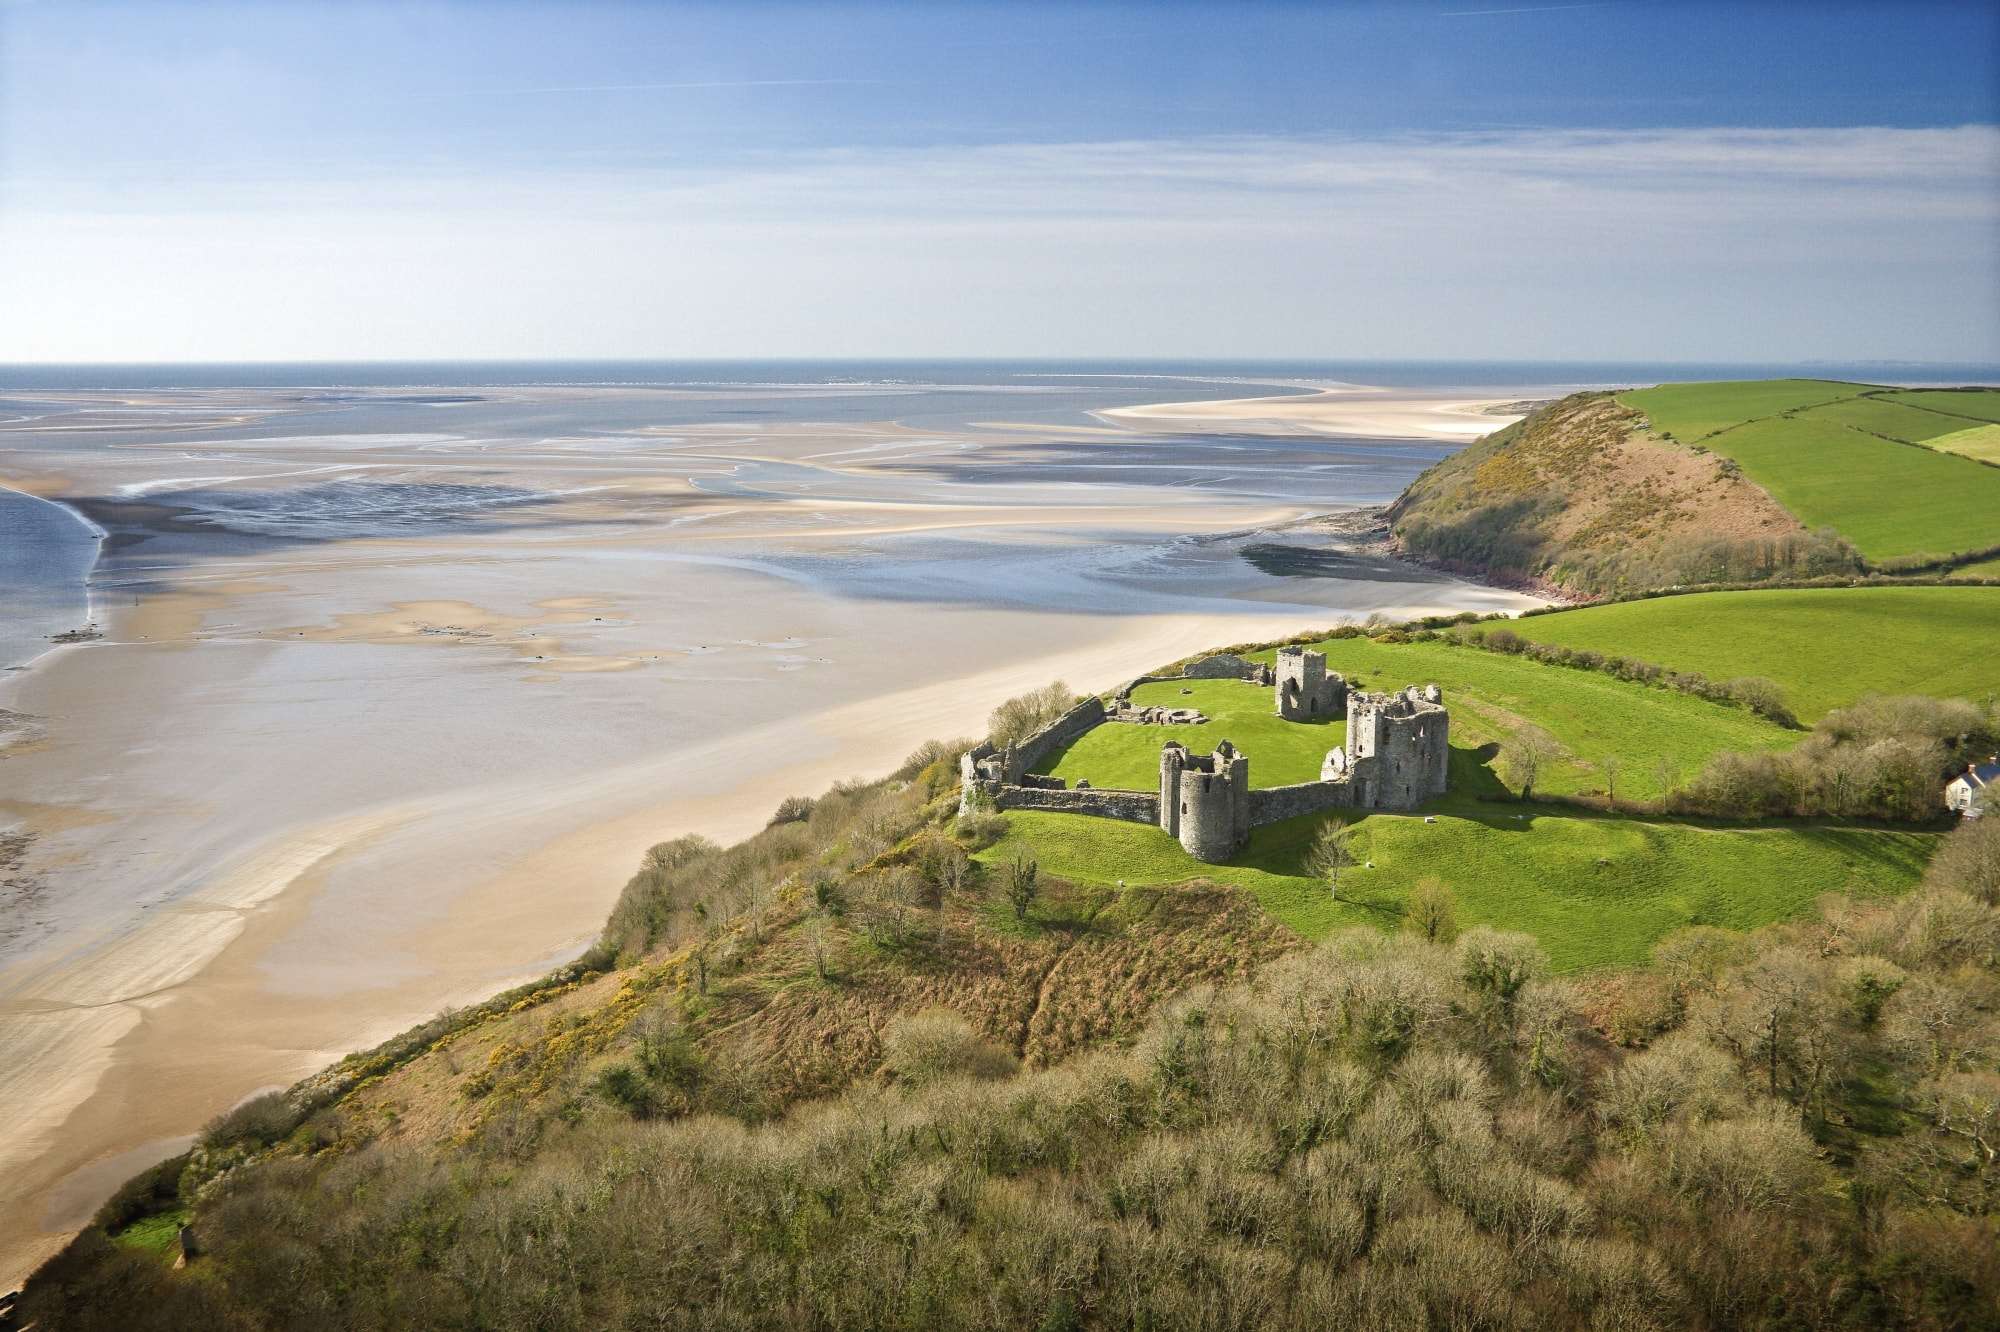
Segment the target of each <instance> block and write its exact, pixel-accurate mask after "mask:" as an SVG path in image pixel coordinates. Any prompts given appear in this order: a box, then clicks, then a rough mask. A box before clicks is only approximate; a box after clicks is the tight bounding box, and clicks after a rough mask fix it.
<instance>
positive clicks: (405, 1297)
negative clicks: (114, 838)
mask: <svg viewBox="0 0 2000 1332" xmlns="http://www.w3.org/2000/svg"><path fill="white" fill-rule="evenodd" d="M1964 846H1965V850H1964V851H1963V852H1962V853H1961V855H1962V856H1971V857H1973V858H1975V859H1978V858H1980V857H1984V856H1987V855H1989V854H1990V853H1991V850H1992V845H1991V843H1990V842H1988V843H1983V844H1975V842H1974V840H1973V839H1971V838H1968V839H1967V840H1966V842H1965V843H1964ZM1980 863H1981V864H1984V861H1983V860H1981V861H1980ZM1635 974H1636V975H1639V976H1643V977H1645V978H1646V980H1647V981H1648V983H1649V985H1650V987H1651V994H1650V1000H1649V1002H1650V1007H1649V1008H1648V1009H1647V1011H1646V1012H1645V1014H1643V1015H1642V1020H1639V1021H1637V1022H1635V1023H1633V1024H1632V1029H1631V1030H1630V1031H1629V1032H1628V1033H1627V1039H1628V1040H1630V1041H1632V1042H1633V1043H1634V1048H1630V1049H1623V1048H1620V1047H1618V1046H1616V1045H1613V1044H1611V1043H1609V1042H1607V1041H1606V1040H1605V1039H1604V1037H1603V1036H1602V1035H1600V1034H1599V1033H1598V1032H1597V1031H1595V1030H1593V1029H1592V1027H1591V1026H1590V1025H1589V1024H1588V1022H1587V1021H1586V1020H1585V1010H1586V1008H1587V1007H1588V1006H1589V1005H1590V1004H1591V1003H1593V1002H1595V1003H1597V1004H1598V1005H1599V1006H1600V1009H1601V1007H1602V1005H1603V1004H1604V1003H1605V1002H1607V1001H1606V1000H1605V998H1604V995H1603V994H1602V993H1601V992H1599V993H1596V994H1592V993H1591V992H1588V991H1583V990H1579V989H1577V988H1574V987H1571V986H1568V985H1565V984H1561V983H1557V982H1552V981H1550V980H1547V979H1545V978H1544V977H1543V975H1542V959H1541V954H1540V949H1539V948H1538V947H1537V946H1536V945H1535V944H1534V942H1533V941H1532V940H1530V939H1528V938H1526V937H1525V936H1520V935H1509V934H1504V933H1500V932H1496V931H1493V930H1490V929H1486V928H1476V929H1473V930H1470V931H1468V932H1466V933H1465V934H1464V935H1463V936H1461V937H1460V938H1459V940H1458V941H1457V942H1456V944H1454V945H1450V946H1447V945H1444V944H1441V943H1436V942H1432V941H1430V940H1427V939H1425V938H1423V937H1422V936H1421V935H1419V934H1417V933H1414V932H1405V933H1401V934H1394V935H1384V934H1380V933H1375V932H1370V931H1360V932H1350V933H1346V934H1342V935H1339V936H1336V937H1334V938H1333V939H1330V940H1329V941H1328V942H1326V943H1325V944H1323V945H1321V946H1319V947H1317V948H1315V949H1312V950H1308V951H1300V952H1294V953H1292V954H1290V955H1288V956H1286V957H1284V958H1282V959H1280V960H1278V961H1276V962H1274V963H1272V964H1270V965H1268V966H1266V967H1264V968H1263V969H1262V970H1261V972H1260V973H1259V974H1258V975H1257V976H1256V977H1255V978H1254V980H1251V981H1249V982H1247V983H1243V984H1238V985H1234V986H1228V987H1213V986H1197V987H1195V988H1194V989H1192V990H1190V991H1188V992H1186V993H1184V994H1183V995H1182V996H1181V997H1180V998H1179V999H1177V1000H1175V1001H1174V1002H1173V1003H1172V1004H1171V1005H1169V1006H1168V1007H1167V1008H1166V1009H1165V1010H1163V1011H1161V1012H1159V1013H1157V1014H1155V1015H1154V1016H1153V1018H1152V1019H1151V1021H1150V1022H1149V1023H1148V1025H1147V1026H1146V1028H1145V1030H1144V1032H1143V1034H1142V1035H1141V1036H1140V1038H1139V1040H1138V1041H1137V1043H1136V1044H1134V1045H1133V1046H1131V1047H1130V1048H1118V1049H1100V1050H1096V1051H1092V1052H1088V1053H1083V1054H1079V1055H1077V1056H1075V1057H1073V1058H1070V1059H1067V1060H1065V1061H1063V1062H1061V1063H1060V1064H1057V1065H1055V1066H1053V1067H1050V1068H1047V1069H1043V1070H1039V1071H1029V1072H1023V1073H1013V1072H1012V1071H1011V1064H1012V1061H1011V1057H1010V1056H1009V1055H1008V1054H1007V1052H1006V1051H1005V1050H1003V1049H1000V1048H998V1047H996V1046H995V1045H994V1044H993V1043H992V1042H990V1041H989V1040H987V1039H985V1038H984V1037H983V1036H982V1034H981V1033H980V1032H979V1031H978V1030H977V1029H976V1028H975V1024H973V1023H971V1022H969V1021H968V1020H966V1019H965V1018H964V1017H963V1016H962V1015H956V1014H946V1013H942V1012H930V1013H920V1014H919V1015H917V1016H915V1017H911V1018H904V1019H899V1020H897V1021H896V1022H895V1023H892V1024H890V1026H889V1027H888V1028H887V1029H886V1031H885V1033H884V1034H885V1037H886V1039H885V1059H884V1062H885V1065H886V1069H885V1072H886V1074H887V1075H888V1077H889V1079H890V1080H888V1081H882V1082H876V1081H874V1080H869V1081H865V1082H863V1083H862V1084H860V1085H859V1086H857V1087H856V1088H855V1089H853V1090H851V1091H850V1092H848V1093H847V1094H845V1095H843V1096H841V1097H838V1098H835V1099H832V1100H828V1101H824V1102H819V1103H814V1104H811V1105H808V1106H802V1107H800V1108H798V1109H795V1110H794V1111H793V1112H792V1113H791V1114H790V1115H789V1116H787V1117H785V1118H782V1119H780V1120H776V1121H772V1122H768V1123H765V1124H763V1125H762V1126H752V1125H747V1124H745V1123H744V1122H743V1121H742V1120H740V1119H738V1118H733V1117H723V1116H716V1115H699V1116H695V1117H692V1118H686V1119H682V1120H679V1121H676V1122H658V1121H654V1122H646V1121H643V1120H640V1119H636V1118H633V1117H631V1116H629V1115H607V1114H585V1115H583V1116H581V1117H579V1118H577V1119H576V1120H574V1122H562V1121H560V1120H558V1121H557V1122H556V1123H553V1124H551V1125H549V1126H548V1127H547V1129H546V1131H545V1132H544V1133H542V1134H541V1135H539V1136H537V1137H534V1138H529V1137H524V1136H520V1135H512V1134H508V1135H486V1136H482V1137H481V1138H479V1139H477V1140H475V1141H472V1142H469V1143H467V1144H465V1145H463V1146H461V1147H458V1148H451V1149H441V1148H439V1147H438V1146H437V1145H436V1144H402V1143H390V1142H379V1143H376V1144H374V1145H371V1146H369V1147H366V1148H362V1149H359V1150H350V1151H322V1152H319V1153H317V1154H312V1153H279V1154H275V1155H271V1156H267V1157H266V1158H265V1159H263V1160H262V1161H261V1162H260V1163H258V1164H255V1165H252V1166H247V1167H244V1168H241V1169H239V1170H237V1171H234V1172H232V1173H230V1174H227V1175H225V1176H222V1177H221V1178H219V1179H218V1180H216V1181H214V1182H213V1183H211V1184H210V1185H209V1186H208V1187H207V1189H206V1191H205V1193H204V1195H203V1196H202V1198H201V1199H200V1201H199V1204H198V1207H197V1212H196V1224H197V1226H198V1227H199V1228H200V1231H201V1234H202V1238H203V1242H204V1245H205V1246H206V1250H207V1256H206V1257H204V1258H203V1259H202V1260H201V1261H200V1262H199V1263H197V1264H196V1265H195V1267H193V1268H192V1269H190V1270H189V1271H188V1272H187V1273H184V1274H175V1273H170V1272H167V1271H166V1270H164V1269H163V1268H161V1267H160V1266H159V1265H158V1264H157V1263H156V1262H153V1261H151V1260H147V1259H142V1258H139V1257H137V1256H135V1255H132V1254H129V1253H126V1252H123V1251H118V1250H115V1249H113V1248H112V1247H111V1246H110V1245H108V1244H107V1243H106V1242H105V1241H104V1240H102V1238H101V1237H96V1236H93V1237H91V1238H88V1239H86V1240H85V1241H83V1242H81V1243H79V1244H78V1245H76V1246H74V1247H73V1248H72V1249H71V1250H70V1251H69V1252H68V1253H67V1254H65V1255H64V1257H63V1258H61V1259H59V1260H58V1261H57V1262H56V1263H54V1264H52V1265H51V1266H50V1267H49V1268H48V1269H45V1271H44V1272H43V1273H42V1274H41V1275H40V1277H39V1278H38V1279H37V1281H36V1283H35V1285H34V1287H33V1288H32V1289H31V1290H30V1291H29V1292H28V1310H29V1313H30V1316H41V1317H44V1318H47V1319H49V1320H50V1325H51V1326H58V1327H65V1328H68V1327H84V1328H88V1327H109V1326H117V1327H121V1328H145V1327H159V1326H169V1327H185V1326H204V1327H213V1328H220V1329H231V1328H287V1329H290V1328H300V1329H305V1328H315V1329H316V1328H332V1327H340V1328H376V1327H426V1328H482V1327H537V1328H550V1329H561V1328H611V1327H632V1328H636V1327H691V1328H692V1327H700V1328H727V1327H787V1328H814V1327H824V1328H835V1327H885V1328H904V1327H906V1328H938V1327H972V1326H981V1327H1023V1328H1029V1327H1034V1328H1049V1327H1074V1328H1086V1327H1105V1328H1112V1327H1127V1328H1139V1327H1153V1328H1164V1327H1173V1328H1183V1327H1186V1328H1237V1327H1245V1328H1247V1327H1308V1326H1310V1327H1324V1326H1357V1327H1392V1328H1394V1327H1408V1328H1435V1327H1462V1328H1542V1327H1551V1326H1563V1327H1586V1326H1587V1327H1618V1328H1654V1327H1683V1326H1685V1327H1700V1328H1730V1327H1772V1328H1776V1327H1800V1328H1807V1327H1811V1328H1850V1327H1851V1328H1862V1327H1915V1328H1963V1327H1977V1326H1984V1325H1991V1322H1992V1317H1993V1311H1994V1309H1995V1307H1996V1304H1995V1301H1996V1300H1997V1299H2000V1243H1996V1230H1995V1222H1994V1215H1995V1208H1996V1206H2000V1167H1997V1166H1996V1164H1995V1160H1994V1149H1995V1147H1996V1145H2000V1071H1996V1059H2000V1014H1997V1013H1996V1005H2000V910H1996V909H1995V907H1994V906H1993V905H1992V904H1991V903H1990V902H1983V901H1981V900H1979V899H1978V898H1975V897H1973V896H1971V895H1969V894H1967V893H1965V892H1963V891H1962V890H1961V889H1960V888H1959V887H1958V886H1956V885H1955V884H1954V883H1952V882H1944V881H1938V882H1933V883H1932V884H1930V885H1929V886H1927V887H1926V888H1925V889H1924V890H1922V891H1920V892H1919V893H1917V894H1915V895H1913V896H1911V897H1910V898H1908V899H1905V900H1904V901H1901V902H1898V903H1892V904H1874V905H1858V904H1854V903H1851V902H1847V901H1845V900H1843V899H1837V898H1836V899H1829V901H1828V903H1827V904H1826V906H1825V908H1824V909H1823V910H1822V912H1821V914H1820V915H1819V916H1818V918H1816V919H1814V920H1812V921H1809V922H1801V923H1798V924H1795V925H1791V926H1787V927H1783V928H1778V929H1773V930H1767V931H1764V932H1762V933H1760V934H1758V935H1755V936H1741V935H1731V934H1727V933H1725V932H1723V931H1718V930H1708V929H1696V930H1690V931H1685V932H1683V933H1682V934H1679V935H1675V936H1671V937H1669V938H1668V939H1667V940H1666V941H1665V942H1663V943H1662V945H1661V946H1660V949H1659V951H1658V954H1657V958H1656V965H1655V966H1654V967H1652V968H1650V969H1648V970H1647V971H1645V972H1641V973H1635ZM1608 1002H1610V1003H1613V1004H1626V1005H1631V1004H1635V1003H1636V1002H1637V1000H1636V999H1635V998H1634V997H1633V996H1630V995H1621V996H1616V997H1614V998H1613V999H1611V1000H1610V1001H1608Z"/></svg>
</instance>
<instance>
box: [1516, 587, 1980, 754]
mask: <svg viewBox="0 0 2000 1332" xmlns="http://www.w3.org/2000/svg"><path fill="white" fill-rule="evenodd" d="M1996 572H2000V568H1996ZM1509 627H1510V628H1513V629H1515V630H1517V631H1518V632H1519V633H1520V634H1521V635H1522V637H1524V638H1532V639H1537V640H1539V641H1541V642H1547V643H1562V644H1565V645H1567V646H1570V647H1579V648H1594V649H1596V650H1598V651H1600V652H1616V653H1621V654H1623V655H1626V656H1631V657H1638V658H1640V659H1642V660H1645V661H1652V662H1658V663H1659V664H1661V665H1664V666H1671V667H1673V668H1674V669H1676V670H1683V671H1689V670H1695V671H1701V672H1703V673H1704V674H1706V675H1708V676H1710V677H1712V678H1716V679H1726V678H1728V677H1731V676H1737V675H1766V676H1769V677H1771V678H1772V679H1774V680H1776V681H1778V682H1779V683H1780V684H1782V685H1783V686H1785V690H1786V693H1787V695H1788V696H1789V697H1790V700H1791V703H1792V706H1793V708H1794V709H1795V710H1796V711H1797V712H1798V713H1799V715H1800V716H1801V717H1803V718H1805V719H1807V720H1813V719H1816V718H1818V717H1819V716H1821V715H1823V714H1824V713H1825V712H1826V711H1827V710H1828V709H1829V708H1834V707H1839V706H1841V705H1842V704H1845V703H1851V702H1853V701H1854V700H1855V699H1856V698H1859V697H1860V696H1861V695H1863V694H1867V693H1921V694H1936V695H1944V696H1952V695H1957V696H1964V697H1969V698H1972V699H1975V700H1980V699H1984V698H1985V697H1986V696H1987V695H1988V694H1990V693H1993V692H1996V691H2000V656H1996V654H1995V651H1994V645H1995V644H1996V643H2000V588H1991V587H1863V588H1810V589H1798V590H1772V591H1764V592H1706V593H1700V594H1697V595H1694V596H1686V597H1661V598H1659V599H1657V600H1653V601H1631V602H1625V603H1622V604H1619V605H1611V606H1589V607H1584V608H1582V609H1579V610H1571V611H1562V612H1559V613H1557V614H1554V615H1536V616H1531V617H1529V618H1527V619H1525V620H1522V621H1521V622H1520V623H1518V624H1515V625H1511V626H1509Z"/></svg>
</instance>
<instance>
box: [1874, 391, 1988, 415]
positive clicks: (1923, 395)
mask: <svg viewBox="0 0 2000 1332" xmlns="http://www.w3.org/2000/svg"><path fill="white" fill-rule="evenodd" d="M1888 396H1889V397H1891V398H1893V399H1895V400H1896V401H1897V402H1901V403H1907V404H1908V405H1910V406H1912V407H1925V408H1928V409H1929V410H1931V411H1934V412H1943V413H1945V414H1946V415H1949V416H1964V417H1969V418H1971V419H1973V420H1976V421H2000V389H1990V388H1978V389H1898V390H1896V391H1895V392H1894V393H1891V394H1889V395H1888Z"/></svg>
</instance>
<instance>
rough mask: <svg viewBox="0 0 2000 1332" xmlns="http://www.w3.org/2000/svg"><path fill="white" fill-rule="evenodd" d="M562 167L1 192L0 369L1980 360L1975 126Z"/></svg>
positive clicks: (1092, 148)
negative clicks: (594, 362)
mask: <svg viewBox="0 0 2000 1332" xmlns="http://www.w3.org/2000/svg"><path fill="white" fill-rule="evenodd" d="M589 163H590V164H589V165H588V166H581V165H575V166H572V167H570V168H560V169H558V168H552V167H549V166H546V165H543V166H537V167H534V168H523V169H520V170H517V171H512V172H502V173H495V172H479V173H455V172H452V171H450V170H448V169H444V168H420V167H419V165H418V164H385V165H384V167H383V168H382V171H381V172H380V174H377V175H374V176H370V177H367V178H362V179H353V178H343V177H335V176H331V175H327V174H321V173H310V174H303V175H301V176H300V177H297V178H291V179H286V180H281V181H279V180H256V181H240V180H213V179H211V180H206V181H204V180H202V179H201V178H200V177H199V175H198V174H187V173H177V172H163V173H161V174H160V175H159V176H158V177H155V178H151V179H135V178H132V177H121V178H120V179H118V180H117V181H116V182H109V183H107V182H94V181H83V182H70V183H67V184H64V183H59V182H49V181H43V182H36V183H28V182H22V183H21V184H22V188H20V189H18V190H17V191H15V193H14V206H12V207H10V208H9V209H8V210H7V211H6V212H4V213H0V290H5V291H7V292H8V306H9V311H10V313H11V314H13V315H14V316H15V317H14V318H13V319H11V320H9V321H7V323H6V324H5V326H4V327H0V359H10V358H20V359H37V358H48V357H70V358H80V359H89V358H93V357H94V358H98V359H120V358H121V357H135V358H137V357H161V358H172V357H175V356H195V357H222V358H226V357H229V356H259V357H286V356H296V357H312V356H341V355H350V354H352V355H359V354H365V355H371V356H424V355H435V356H472V355H509V354H522V355H557V354H561V355H599V354H604V355H610V354H630V355H750V356H755V355H780V354H783V355H834V354H850V355H863V354H898V353H904V352H908V353H919V354H930V353H935V354H958V355H986V354H1004V353H1008V352H1013V353H1019V354H1048V355H1090V354H1107V355H1110V354H1118V355H1140V354H1158V355H1176V354H1210V355H1231V354H1234V355H1246V356H1248V355H1329V356H1330V355H1340V354H1347V355H1358V356H1367V355H1458V356H1495V355H1501V356H1518V357H1533V356H1564V355H1577V356H1614V355H1622V356H1638V357H1646V356H1681V357H1685V358H1688V359H1710V358H1724V357H1728V356H1739V357H1743V358H1745V359H1760V360H1771V359H1791V358H1793V357H1795V356H1796V357H1842V356H1856V357H1858V356H1888V357H1906V358H1911V359H1924V358H1929V359H1971V358H1978V357H1989V356H1994V355H1996V354H2000V303H1996V302H1993V301H1991V300H1988V299H1985V298H1986V297H1987V296H1990V294H1991V293H1993V292H1994V291H1995V290H1996V289H2000V285H1996V284H2000V259H1996V255H1995V252H1994V250H1993V246H1992V243H1991V238H1992V236H1993V234H1994V232H1995V229H1996V228H2000V127H1995V126H1991V125H1967V126H1960V127H1956V128H1950V129H1890V128H1862V129H1793V130H1768V129H1692V130H1647V131H1559V130H1538V131H1518V130H1516V131H1492V132H1486V133H1480V134H1405V135H1396V136H1386V137H1367V138H1364V137H1335V136H1321V137H1313V138H1202V139H1187V140H1133V141H1123V142H1107V143H1053V144H1052V143H1018V144H1008V145H996V146H981V147H931V148H865V149H863V148H856V149H848V150H842V151H821V152H810V153H791V154H764V155H754V156H741V157H737V158H734V159H731V160H729V161H725V162H711V163H705V164H687V163H685V162H683V161H680V160H676V159H673V158H662V159H659V160H654V161H646V162H628V163H626V164H624V165H622V166H613V165H609V164H606V163H603V162H602V161H600V160H596V159H589ZM114 184H115V187H116V188H115V190H114V189H113V185H114ZM107 311H115V312H116V318H106V317H104V316H105V313H106V312H107Z"/></svg>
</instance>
